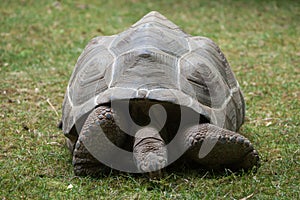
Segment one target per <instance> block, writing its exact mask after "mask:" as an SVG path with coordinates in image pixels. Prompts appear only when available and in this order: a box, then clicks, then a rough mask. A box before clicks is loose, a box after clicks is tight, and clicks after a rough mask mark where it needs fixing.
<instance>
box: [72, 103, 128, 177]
mask: <svg viewBox="0 0 300 200" xmlns="http://www.w3.org/2000/svg"><path fill="white" fill-rule="evenodd" d="M101 129H102V130H101ZM90 130H96V132H98V130H99V134H100V131H103V132H104V133H105V134H106V136H107V138H109V139H110V140H111V141H112V142H113V143H114V144H116V145H117V146H120V145H122V142H124V137H125V135H124V134H123V133H122V132H121V131H120V130H119V127H118V126H117V125H116V123H115V119H114V115H113V110H112V109H111V108H110V107H109V106H99V107H97V108H95V109H94V110H93V111H92V112H91V113H90V114H89V116H88V117H87V119H86V121H85V123H84V125H83V127H82V130H81V132H80V134H79V137H78V140H77V142H76V145H75V148H74V151H73V166H74V173H75V174H76V175H79V176H84V175H92V176H93V175H98V174H99V173H101V172H103V171H105V170H107V169H108V167H107V166H105V165H104V164H102V163H100V162H99V161H98V160H97V159H96V158H95V157H94V156H93V155H92V154H91V153H90V152H89V151H88V148H87V147H86V146H85V144H86V143H85V141H86V137H89V136H91V137H92V139H93V136H92V135H91V134H95V133H91V132H90ZM96 134H97V133H96ZM103 141H104V140H103ZM100 142H101V141H100ZM95 145H97V144H95ZM100 145H101V149H99V150H100V151H101V152H100V153H104V154H105V153H106V152H107V153H109V149H106V148H105V145H106V144H105V143H101V144H100ZM95 148H96V147H95ZM96 153H97V152H96Z"/></svg>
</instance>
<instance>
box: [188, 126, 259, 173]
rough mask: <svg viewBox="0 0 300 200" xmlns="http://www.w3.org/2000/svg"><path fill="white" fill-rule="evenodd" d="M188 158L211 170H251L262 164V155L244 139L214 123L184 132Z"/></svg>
mask: <svg viewBox="0 0 300 200" xmlns="http://www.w3.org/2000/svg"><path fill="white" fill-rule="evenodd" d="M183 142H184V145H185V147H186V148H187V149H188V151H187V152H186V154H187V156H188V157H190V158H191V159H192V160H194V161H196V162H197V163H199V164H200V165H203V166H204V167H207V168H209V169H223V168H229V169H231V170H240V169H244V170H248V169H251V168H252V167H253V166H258V165H259V156H258V153H257V151H256V150H255V149H254V148H253V145H252V144H251V143H250V141H249V140H248V139H247V138H245V137H244V136H242V135H240V134H238V133H235V132H232V131H229V130H226V129H222V128H219V127H217V126H214V125H212V124H199V125H194V126H192V127H190V128H188V129H187V130H186V131H185V133H184V140H183Z"/></svg>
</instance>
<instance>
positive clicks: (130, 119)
mask: <svg viewBox="0 0 300 200" xmlns="http://www.w3.org/2000/svg"><path fill="white" fill-rule="evenodd" d="M244 118H245V102H244V98H243V94H242V92H241V89H240V86H239V84H238V82H237V80H236V78H235V76H234V74H233V72H232V70H231V68H230V66H229V63H228V61H227V59H226V58H225V56H224V54H223V53H222V52H221V50H220V48H219V47H218V46H217V45H216V44H215V43H214V42H213V41H212V40H211V39H209V38H206V37H200V36H191V35H189V34H187V33H185V32H183V31H182V30H181V29H180V28H179V27H178V26H177V25H175V24H174V23H172V22H171V21H169V20H168V19H167V18H166V17H164V16H163V15H161V14H160V13H158V12H156V11H152V12H150V13H148V14H147V15H145V16H144V17H143V18H142V19H141V20H139V21H138V22H136V23H135V24H134V25H132V26H131V27H130V28H129V29H128V30H125V31H124V32H121V33H120V34H117V35H112V36H99V37H95V38H93V39H92V40H91V41H90V42H89V43H88V44H87V46H86V47H85V49H84V51H83V52H82V54H81V55H80V57H79V58H78V60H77V63H76V66H75V68H74V71H73V73H72V75H71V78H70V81H69V84H68V87H67V90H66V93H65V98H64V102H63V107H62V129H63V132H64V134H65V136H66V137H67V146H68V148H69V149H70V151H71V152H72V155H73V166H74V173H75V174H76V175H95V174H99V173H102V172H105V171H106V170H107V169H111V168H113V169H117V170H120V171H127V172H133V173H135V172H137V173H146V172H149V173H150V174H151V173H152V174H156V175H157V174H161V170H162V169H164V168H166V167H167V166H168V165H170V164H172V163H173V162H175V161H178V160H179V161H180V160H186V161H187V162H191V163H194V164H196V166H199V168H207V169H226V168H228V169H231V170H242V169H243V170H249V169H253V167H254V166H258V165H259V155H258V152H257V151H256V150H255V149H254V147H253V145H252V144H251V143H250V141H249V140H248V139H247V138H246V137H244V136H242V135H241V134H239V133H237V132H238V130H239V128H240V127H241V125H242V124H243V122H244Z"/></svg>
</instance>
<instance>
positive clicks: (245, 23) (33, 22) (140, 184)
mask: <svg viewBox="0 0 300 200" xmlns="http://www.w3.org/2000/svg"><path fill="white" fill-rule="evenodd" d="M199 2H200V1H198V0H189V1H171V0H166V1H144V2H142V1H139V0H131V1H127V2H125V1H122V2H121V1H119V0H112V1H96V0H94V1H89V3H87V2H84V1H81V3H79V1H76V2H73V1H71V0H67V1H61V2H60V3H59V2H55V1H34V0H32V1H25V0H23V1H21V0H20V1H17V0H2V1H1V5H0V22H1V24H0V37H1V40H0V42H1V46H0V83H1V84H0V102H1V113H0V128H1V137H0V188H1V189H0V198H1V199H87V198H93V199H97V198H103V199H105V198H110V199H159V198H161V199H196V198H199V199H241V198H243V197H247V196H248V197H249V198H251V199H299V198H300V194H299V185H300V175H299V174H300V150H299V144H300V135H299V133H300V128H299V127H300V123H299V121H300V114H299V111H300V103H299V99H300V83H299V82H300V24H299V20H300V3H299V1H288V0H287V1H280V0H278V1H271V0H270V1H268V0H265V1H258V0H257V1H254V0H250V1H246V0H244V1H234V0H222V1H211V0H206V1H201V2H200V3H199ZM151 10H157V11H160V12H161V13H162V14H164V15H165V16H167V17H168V18H169V19H170V20H172V21H173V22H175V23H176V24H178V25H179V26H180V27H181V28H182V29H184V30H185V31H186V32H188V33H190V34H192V35H202V36H207V37H210V38H211V39H213V40H214V41H215V42H216V43H217V44H219V45H220V47H221V49H222V50H223V52H224V53H225V55H226V56H227V58H228V60H229V62H230V64H231V66H232V69H233V71H234V72H235V74H236V77H237V79H238V81H239V83H240V85H241V87H242V90H243V92H244V95H245V99H246V105H247V113H246V115H247V120H246V123H245V124H244V125H243V128H242V129H241V132H242V133H243V134H244V135H246V136H247V137H248V138H250V140H251V141H252V142H253V144H254V145H255V147H256V148H257V149H258V151H259V153H260V155H261V160H262V164H261V167H260V168H259V169H258V171H257V173H247V174H242V175H235V174H231V173H228V174H227V175H224V176H217V175H214V174H211V173H206V172H205V171H201V170H200V171H197V170H192V169H186V170H183V171H180V170H178V171H173V172H172V171H171V172H169V173H168V174H167V175H166V176H165V177H164V178H163V179H162V180H159V181H150V180H148V179H147V177H145V176H135V175H130V174H124V173H120V174H118V173H112V174H110V175H108V176H107V177H103V178H101V179H92V178H89V177H86V178H79V177H75V176H74V174H73V172H72V164H71V156H70V154H69V152H68V150H67V149H66V148H65V141H64V136H63V134H62V133H61V131H60V130H58V129H57V128H56V125H57V122H58V121H59V119H60V116H61V104H62V101H63V97H64V93H65V89H66V86H67V83H68V80H69V77H70V75H71V72H72V69H73V67H74V65H75V62H76V60H77V58H78V56H79V54H80V52H81V51H82V49H83V48H84V46H85V45H86V44H87V42H88V41H89V40H90V39H91V38H93V37H95V36H98V35H111V34H116V33H118V32H120V31H123V30H125V29H127V28H128V27H129V26H130V25H131V24H133V23H134V22H136V21H137V20H138V19H140V17H142V16H143V15H144V14H146V13H148V12H149V11H151ZM52 107H53V108H52ZM71 186H73V187H72V188H71Z"/></svg>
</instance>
